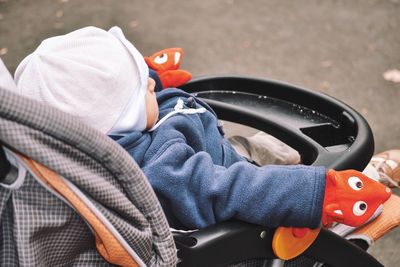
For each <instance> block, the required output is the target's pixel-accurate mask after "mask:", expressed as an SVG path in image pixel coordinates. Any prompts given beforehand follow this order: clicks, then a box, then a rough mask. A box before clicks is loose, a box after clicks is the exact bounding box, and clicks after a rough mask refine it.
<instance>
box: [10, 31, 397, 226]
mask: <svg viewBox="0 0 400 267" xmlns="http://www.w3.org/2000/svg"><path fill="white" fill-rule="evenodd" d="M15 80H16V83H17V86H18V90H19V92H20V93H21V94H23V95H25V96H28V97H30V98H33V99H36V100H38V101H40V102H43V103H46V104H49V105H52V106H54V107H57V108H59V109H61V110H63V111H65V112H67V113H70V114H72V115H74V116H76V117H77V118H78V119H80V120H82V121H83V122H85V123H87V124H89V125H90V126H92V127H94V128H97V129H98V130H100V131H101V132H103V133H105V134H108V135H109V136H111V137H112V138H113V139H114V140H116V141H117V142H118V143H119V144H120V145H121V146H122V147H123V148H124V149H125V150H126V151H127V152H128V153H129V154H130V155H131V156H132V157H133V159H134V160H135V161H136V162H137V163H138V164H139V166H140V167H141V169H142V170H143V172H144V173H145V175H146V176H147V178H148V180H149V182H150V184H151V185H152V187H153V189H154V191H155V192H156V194H157V197H158V199H159V200H160V202H161V205H162V207H163V210H164V212H165V214H166V216H167V219H168V222H169V223H170V225H171V226H172V227H174V228H180V229H193V228H202V227H206V226H208V225H211V224H214V223H217V222H220V221H225V220H229V219H233V218H235V219H239V220H243V221H247V222H250V223H255V224H259V225H265V226H269V227H276V226H294V227H309V228H315V227H318V226H319V225H320V224H321V222H322V224H323V225H325V226H328V225H330V224H331V223H332V222H334V221H336V222H342V223H345V224H348V225H353V226H356V225H360V224H363V223H365V222H366V221H367V220H368V219H369V218H370V217H371V216H372V215H373V214H374V212H375V211H376V210H377V208H378V207H379V206H380V205H381V204H382V203H383V202H384V201H386V200H387V199H388V198H389V196H390V190H387V189H386V188H385V187H384V186H383V185H381V184H379V183H377V182H375V181H373V180H372V179H369V178H368V177H366V176H365V175H363V174H362V173H360V172H357V171H354V170H348V171H342V172H337V171H334V170H326V169H325V168H324V167H313V166H304V165H293V166H278V165H266V166H261V167H259V166H255V165H254V164H251V163H249V162H248V161H247V160H246V159H244V158H243V157H242V156H240V155H239V154H238V153H237V152H236V151H235V150H234V149H233V147H232V146H231V144H230V143H229V141H228V140H227V139H225V138H224V136H223V131H222V129H221V126H220V125H219V124H218V119H217V117H216V114H215V112H214V111H213V110H212V109H211V108H210V107H209V106H208V105H207V104H206V103H204V102H202V101H201V100H199V99H196V98H195V97H193V96H192V95H190V94H188V93H186V92H184V91H182V90H179V89H174V88H171V89H167V90H162V91H161V92H158V93H157V94H156V93H155V92H154V87H155V82H154V80H153V79H151V78H149V69H148V66H147V65H146V63H145V60H144V58H143V56H142V55H141V54H140V53H139V52H138V51H137V50H136V48H135V47H134V46H133V44H132V43H131V42H129V41H128V40H127V39H126V38H125V37H124V35H123V33H122V31H121V29H120V28H118V27H113V28H111V29H110V30H109V31H104V30H102V29H98V28H95V27H87V28H83V29H79V30H77V31H74V32H71V33H69V34H66V35H63V36H57V37H52V38H49V39H46V40H44V41H43V42H42V43H41V44H40V46H39V47H38V48H37V49H36V50H35V51H34V52H33V53H32V54H30V55H29V56H27V57H26V58H25V59H24V60H23V61H22V62H21V63H20V65H19V66H18V68H17V70H16V73H15Z"/></svg>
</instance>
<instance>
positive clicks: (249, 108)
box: [181, 76, 374, 170]
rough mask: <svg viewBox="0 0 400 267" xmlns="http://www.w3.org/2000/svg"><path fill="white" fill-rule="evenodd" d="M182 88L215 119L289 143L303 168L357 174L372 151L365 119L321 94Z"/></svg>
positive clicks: (218, 85)
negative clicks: (323, 167)
mask: <svg viewBox="0 0 400 267" xmlns="http://www.w3.org/2000/svg"><path fill="white" fill-rule="evenodd" d="M181 89H183V90H185V91H187V92H189V93H193V94H195V95H196V96H197V97H199V98H201V99H203V100H204V101H205V102H206V103H208V104H209V105H210V106H211V107H212V108H213V109H214V110H215V111H216V113H217V114H218V117H219V118H220V119H223V120H228V121H232V122H237V123H240V124H244V125H247V126H251V127H254V128H257V129H259V130H262V131H265V132H267V133H269V134H272V135H273V136H275V137H277V138H278V139H280V140H282V141H283V142H285V143H287V144H289V145H290V146H292V147H293V148H295V149H296V150H298V151H299V152H300V154H301V155H302V160H303V162H304V163H305V164H308V165H324V166H326V167H328V168H335V169H337V170H340V169H357V170H362V169H363V168H364V167H365V166H366V165H367V163H368V161H369V160H370V158H371V156H372V154H373V151H374V141H373V135H372V132H371V129H370V127H369V125H368V123H367V122H366V121H365V119H364V118H363V117H362V116H361V115H360V114H359V113H358V112H356V111H355V110H354V109H352V108H350V107H349V106H347V105H345V104H344V103H342V102H340V101H339V100H337V99H335V98H333V97H330V96H327V95H325V94H322V93H318V92H314V91H310V90H306V89H303V88H300V87H296V86H293V85H289V84H286V83H282V82H277V81H272V80H266V79H256V78H243V77H218V76H213V77H203V78H198V79H194V80H192V81H191V82H189V83H187V84H185V85H184V86H182V87H181Z"/></svg>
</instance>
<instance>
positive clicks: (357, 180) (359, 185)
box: [347, 176, 364, 191]
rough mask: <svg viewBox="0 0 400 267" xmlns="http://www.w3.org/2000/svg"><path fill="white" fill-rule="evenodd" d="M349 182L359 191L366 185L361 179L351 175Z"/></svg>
mask: <svg viewBox="0 0 400 267" xmlns="http://www.w3.org/2000/svg"><path fill="white" fill-rule="evenodd" d="M347 182H348V183H349V185H350V187H351V188H352V189H354V190H356V191H359V190H361V188H363V187H364V184H363V182H362V181H361V179H360V178H358V177H356V176H352V177H350V178H349V180H348V181H347Z"/></svg>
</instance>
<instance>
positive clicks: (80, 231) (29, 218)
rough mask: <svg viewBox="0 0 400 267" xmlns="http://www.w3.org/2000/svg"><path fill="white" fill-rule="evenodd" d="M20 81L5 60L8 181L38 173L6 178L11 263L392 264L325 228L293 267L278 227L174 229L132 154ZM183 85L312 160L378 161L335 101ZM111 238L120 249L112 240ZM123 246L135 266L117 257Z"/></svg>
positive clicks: (5, 230) (368, 139)
mask: <svg viewBox="0 0 400 267" xmlns="http://www.w3.org/2000/svg"><path fill="white" fill-rule="evenodd" d="M14 86H15V85H14V84H13V82H12V79H11V76H10V75H9V73H8V72H7V70H6V69H5V67H4V65H3V64H2V62H1V61H0V142H1V144H2V146H0V147H5V150H6V151H7V152H6V154H7V155H6V157H7V158H6V157H4V154H3V156H2V154H1V153H0V162H1V163H0V167H1V170H5V172H3V173H6V174H8V173H10V172H9V171H8V170H10V168H12V166H22V167H21V169H22V170H23V169H25V170H27V174H26V176H24V179H21V180H19V181H18V183H16V180H11V182H10V180H7V179H6V180H1V181H0V196H1V197H0V212H1V213H0V214H1V217H0V253H1V257H0V264H1V265H14V266H18V265H22V266H57V265H63V266H64V265H85V266H87V265H96V266H102V265H104V266H107V265H112V264H116V265H137V266H174V265H176V264H178V265H180V266H221V265H232V264H235V263H238V262H239V264H240V265H247V266H257V264H258V265H259V264H261V266H272V265H274V264H285V265H286V266H313V265H314V264H318V263H316V262H322V263H327V264H329V265H331V266H381V264H380V263H379V262H378V261H377V260H376V259H374V258H373V257H372V256H371V255H369V254H368V253H366V252H365V251H364V250H363V249H360V248H358V247H357V246H355V245H353V244H352V243H350V242H348V241H346V240H345V239H344V238H342V237H339V236H338V235H336V234H334V233H332V232H330V231H328V230H324V229H323V230H322V231H321V233H320V234H319V236H318V238H317V240H316V241H315V242H314V243H313V244H312V245H311V246H310V247H309V248H308V249H307V250H306V251H305V252H304V253H303V254H302V255H301V256H300V257H299V258H297V259H295V260H293V261H288V262H285V263H282V262H279V261H276V256H275V255H274V254H273V251H272V247H271V243H272V242H271V240H272V236H273V234H274V231H275V229H270V228H265V227H261V226H257V225H251V224H248V223H244V222H239V221H228V222H224V223H220V224H217V225H214V226H211V227H208V228H205V229H201V230H199V231H195V232H191V233H174V234H172V233H171V231H170V229H169V227H168V224H167V221H166V219H165V216H164V214H163V212H162V209H161V206H160V204H159V202H158V200H157V198H156V196H155V194H154V192H153V191H152V189H151V187H150V185H149V183H148V182H147V180H146V177H145V176H144V175H143V173H142V172H141V170H140V169H139V168H138V165H137V164H136V163H135V162H134V161H133V160H132V159H131V157H130V156H129V155H128V154H127V153H126V152H125V151H124V150H123V149H122V148H121V147H119V146H118V145H117V144H116V143H115V142H113V141H112V140H111V139H110V138H108V137H106V136H104V135H102V134H100V133H99V132H97V131H96V130H94V129H92V128H90V127H88V126H87V125H84V124H83V123H80V122H79V121H77V120H76V119H75V118H73V117H72V116H69V115H68V114H65V113H63V112H61V111H59V110H56V109H54V108H52V107H49V106H44V105H42V104H40V103H38V102H35V101H33V100H30V99H27V98H25V97H22V96H20V95H17V94H15V93H13V92H12V91H13V90H15V88H13V87H14ZM182 89H184V90H187V91H188V92H191V93H193V94H197V96H198V97H201V98H203V99H204V100H205V101H206V102H208V103H209V104H210V105H211V106H212V107H213V108H214V109H215V110H216V112H217V113H218V115H219V117H220V118H221V119H225V120H229V121H233V122H239V123H244V124H247V125H249V123H248V122H251V123H250V125H249V126H252V127H255V128H257V129H259V130H263V131H266V132H268V133H271V134H272V135H274V136H277V137H279V139H281V140H282V141H284V142H286V143H288V144H289V145H290V146H292V147H293V148H295V149H297V150H298V151H299V152H300V154H301V155H302V160H303V162H305V163H307V164H315V165H317V164H321V165H325V166H327V167H330V168H336V169H344V168H354V169H358V170H361V169H362V168H363V167H364V166H365V165H366V164H367V162H368V160H369V158H370V157H371V156H372V153H373V137H372V133H371V130H370V128H369V126H368V124H367V123H366V121H365V120H364V119H363V118H362V117H361V116H360V115H359V114H358V113H357V112H355V111H354V110H352V109H351V108H349V107H348V106H346V105H345V104H343V103H341V102H340V101H337V100H335V99H333V98H330V97H328V96H325V95H321V94H317V93H314V92H311V91H308V90H304V89H301V88H297V87H294V86H290V85H286V84H283V83H278V82H274V81H269V80H260V79H251V78H242V77H205V78H200V79H196V80H193V81H192V82H190V83H188V84H186V85H185V86H183V87H182ZM222 100H223V101H222ZM266 104H268V105H266ZM249 106H250V107H253V108H252V109H249ZM1 151H2V149H0V152H1ZM19 154H21V155H22V156H21V155H19ZM7 159H8V160H7ZM12 159H14V162H11V163H12V164H11V165H10V164H8V161H13V160H12ZM35 168H36V171H35ZM1 173H2V172H0V174H1ZM52 175H55V176H54V177H55V178H51V177H52ZM40 176H45V177H40ZM49 177H50V178H49ZM1 178H4V177H1ZM6 178H7V175H6ZM42 178H45V179H42ZM46 179H52V180H48V181H47V182H46ZM54 180H56V181H61V182H60V183H61V184H62V186H64V187H67V189H69V190H70V191H73V193H75V195H76V196H80V197H81V198H80V199H81V200H82V201H83V202H84V203H86V205H87V206H86V207H87V208H88V209H89V211H90V212H91V214H92V215H93V216H95V219H97V220H98V221H101V222H102V225H103V226H104V227H105V228H106V229H105V231H106V232H107V233H111V234H112V237H104V236H102V235H101V234H99V231H98V230H97V229H98V228H97V227H98V226H97V225H95V224H93V222H92V221H91V220H89V219H88V216H86V215H87V214H86V212H82V210H81V209H80V207H78V206H77V205H76V204H74V203H75V202H74V201H72V200H71V199H70V198H69V197H68V196H66V195H64V193H63V192H62V191H63V190H58V189H57V188H56V187H57V186H54V185H52V186H49V183H50V184H51V183H52V182H54ZM64 189H65V188H64ZM92 215H91V216H92ZM103 230H104V229H103ZM109 238H112V239H113V240H114V241H115V240H117V241H118V242H117V243H118V245H117V246H118V248H115V247H114V246H107V245H104V242H108V239H109ZM102 244H103V245H102ZM115 249H119V251H120V250H121V249H122V250H123V253H125V254H124V255H125V256H127V257H130V260H132V261H127V262H125V261H120V257H113V256H115V255H113V253H115ZM332 251H334V253H333V252H332ZM125 256H124V257H125ZM178 258H179V262H178ZM265 259H268V261H265ZM107 260H108V261H107ZM275 266H276V265H275Z"/></svg>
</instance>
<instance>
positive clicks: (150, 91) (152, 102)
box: [146, 78, 158, 130]
mask: <svg viewBox="0 0 400 267" xmlns="http://www.w3.org/2000/svg"><path fill="white" fill-rule="evenodd" d="M155 85H156V82H155V81H154V80H153V79H152V78H149V80H148V82H147V93H146V116H147V123H146V129H147V130H148V129H150V128H151V127H153V126H154V124H156V122H157V120H158V103H157V98H156V93H155V92H154V87H155Z"/></svg>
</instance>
